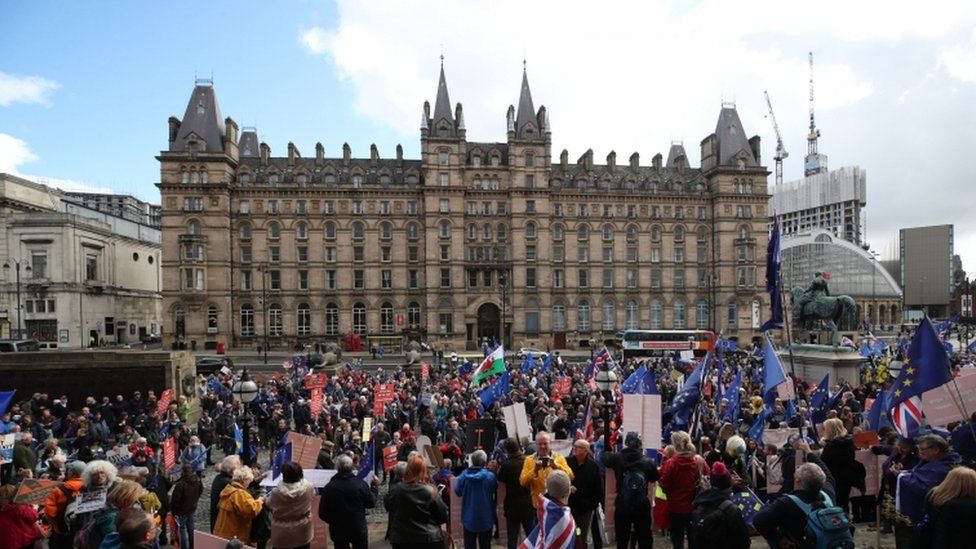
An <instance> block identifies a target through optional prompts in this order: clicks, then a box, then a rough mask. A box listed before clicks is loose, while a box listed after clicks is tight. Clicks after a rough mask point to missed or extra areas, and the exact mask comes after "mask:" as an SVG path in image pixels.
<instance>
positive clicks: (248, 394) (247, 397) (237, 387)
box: [231, 366, 258, 466]
mask: <svg viewBox="0 0 976 549" xmlns="http://www.w3.org/2000/svg"><path fill="white" fill-rule="evenodd" d="M231 392H232V393H233V394H234V398H236V399H237V401H238V402H240V403H241V405H242V406H243V408H244V413H243V414H242V415H241V423H243V424H244V433H243V439H244V440H243V441H242V442H243V444H242V445H241V453H242V454H244V455H243V456H241V459H242V460H243V462H244V465H247V466H250V465H251V463H252V460H251V421H252V420H253V418H252V417H251V413H250V412H249V410H248V407H249V406H250V404H251V402H254V399H255V398H257V396H258V385H257V383H254V382H253V381H251V377H250V376H249V375H248V374H247V366H245V367H244V371H243V372H241V379H240V380H239V381H238V382H237V383H235V384H234V387H233V389H232V390H231Z"/></svg>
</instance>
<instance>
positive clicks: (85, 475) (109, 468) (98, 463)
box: [81, 459, 119, 486]
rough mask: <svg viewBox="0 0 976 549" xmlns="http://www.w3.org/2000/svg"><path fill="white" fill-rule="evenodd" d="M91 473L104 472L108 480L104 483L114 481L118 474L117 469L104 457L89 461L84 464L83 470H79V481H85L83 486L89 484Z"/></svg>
mask: <svg viewBox="0 0 976 549" xmlns="http://www.w3.org/2000/svg"><path fill="white" fill-rule="evenodd" d="M93 473H105V475H106V476H107V477H108V480H107V481H105V484H106V485H108V484H112V483H114V482H115V479H116V478H118V476H119V470H118V469H116V468H115V466H114V465H112V464H111V463H109V462H108V461H105V460H104V459H96V460H95V461H89V462H88V465H85V470H84V471H82V472H81V481H82V482H84V483H85V486H91V476H92V474H93Z"/></svg>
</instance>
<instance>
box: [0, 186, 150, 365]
mask: <svg viewBox="0 0 976 549" xmlns="http://www.w3.org/2000/svg"><path fill="white" fill-rule="evenodd" d="M160 240H161V235H160V231H159V229H158V228H155V227H151V226H149V225H146V224H142V223H138V222H136V221H132V220H130V219H125V218H122V217H118V216H115V215H111V214H109V213H106V212H104V211H98V210H96V209H92V208H89V207H86V206H84V205H83V204H78V203H76V202H74V201H72V200H69V199H67V198H66V197H65V195H64V193H62V192H61V191H59V190H57V189H53V188H51V187H48V186H45V185H40V184H38V183H34V182H32V181H28V180H26V179H22V178H19V177H16V176H13V175H8V174H0V339H7V338H16V337H17V336H18V334H19V335H22V336H23V337H25V338H35V339H37V340H39V341H40V343H41V346H42V347H43V348H47V349H52V348H72V349H77V348H81V347H87V346H88V345H89V344H90V343H91V342H92V341H94V342H96V343H98V344H102V343H104V344H107V345H115V344H127V343H136V344H137V343H139V342H140V341H141V340H142V338H143V337H144V336H147V335H150V334H152V333H154V332H158V330H160V326H161V323H162V322H163V319H162V316H161V313H162V295H161V285H162V280H161V271H160V264H159V259H160ZM18 272H19V279H20V284H19V285H18V283H17V282H18ZM18 286H19V287H18ZM18 290H19V299H18ZM18 330H21V331H20V332H18Z"/></svg>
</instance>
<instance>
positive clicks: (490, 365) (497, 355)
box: [471, 345, 505, 387]
mask: <svg viewBox="0 0 976 549" xmlns="http://www.w3.org/2000/svg"><path fill="white" fill-rule="evenodd" d="M504 372H505V349H503V348H502V346H501V345H499V346H498V347H495V350H494V351H492V352H491V354H490V355H488V356H486V357H485V359H484V360H482V361H481V364H479V365H478V367H477V368H475V370H474V372H473V373H472V374H471V386H472V387H474V386H476V385H478V384H479V383H481V382H482V381H484V380H486V379H488V378H489V377H491V376H493V375H497V374H501V373H504Z"/></svg>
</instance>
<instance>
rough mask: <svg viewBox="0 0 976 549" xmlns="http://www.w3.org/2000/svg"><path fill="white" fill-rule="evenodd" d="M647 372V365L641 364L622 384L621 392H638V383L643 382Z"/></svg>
mask: <svg viewBox="0 0 976 549" xmlns="http://www.w3.org/2000/svg"><path fill="white" fill-rule="evenodd" d="M646 372H647V366H644V365H643V364H641V366H640V368H637V369H636V370H634V373H632V374H630V376H628V377H627V379H625V380H624V382H623V383H621V384H620V392H621V393H624V394H625V395H626V394H631V393H636V392H637V384H638V383H640V382H641V379H642V378H643V377H644V373H646Z"/></svg>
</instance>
